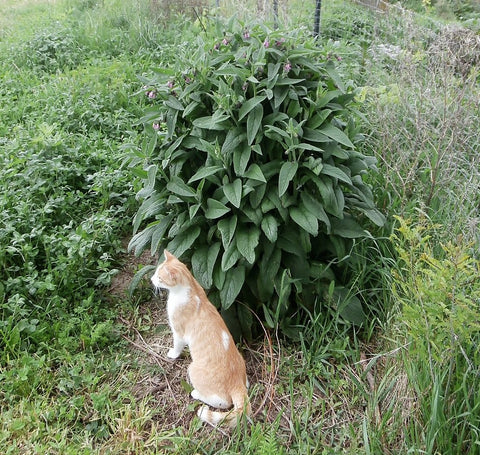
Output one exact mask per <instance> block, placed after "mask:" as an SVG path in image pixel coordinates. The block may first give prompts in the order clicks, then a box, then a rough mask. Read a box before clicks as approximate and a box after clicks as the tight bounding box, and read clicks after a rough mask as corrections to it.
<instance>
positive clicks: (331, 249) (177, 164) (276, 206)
mask: <svg viewBox="0 0 480 455" xmlns="http://www.w3.org/2000/svg"><path fill="white" fill-rule="evenodd" d="M228 30H229V31H227V32H224V34H223V38H222V39H221V40H219V41H217V42H216V43H215V42H210V41H209V40H207V41H206V42H204V41H202V40H201V39H199V40H198V42H197V43H196V44H195V50H192V49H191V50H190V51H189V54H188V63H184V64H183V65H180V64H178V66H179V70H178V71H171V70H158V71H157V73H158V76H157V77H156V78H155V79H154V80H151V81H147V82H146V83H147V86H146V94H147V95H148V97H149V98H150V99H151V100H152V106H151V107H149V108H148V109H147V111H146V113H145V116H144V117H143V119H142V120H143V121H144V122H145V123H146V137H145V142H144V146H143V149H142V150H141V151H138V153H137V154H135V155H134V156H133V157H132V163H133V165H134V164H137V163H141V167H140V166H139V167H138V168H137V172H138V173H141V174H142V175H143V178H144V187H143V189H142V190H141V191H140V192H139V193H138V198H139V199H140V200H142V204H141V206H140V208H139V210H138V212H137V214H136V216H135V219H134V229H135V231H138V230H139V229H140V227H141V226H145V223H148V224H147V225H146V226H145V227H144V229H143V230H140V232H137V234H136V235H135V236H134V237H133V239H132V241H131V243H130V248H133V249H135V250H136V252H137V253H140V252H141V251H142V250H144V249H145V248H146V247H147V246H148V245H149V246H150V248H151V251H152V254H153V253H155V252H157V251H158V250H160V251H162V250H163V248H165V247H166V248H167V249H168V250H169V251H171V252H172V253H174V254H176V255H177V256H179V257H181V258H182V259H183V260H184V261H187V262H191V264H192V268H193V272H194V274H195V275H196V277H197V279H198V280H199V281H200V283H201V285H202V286H204V287H206V288H210V294H209V296H210V297H211V299H212V300H213V301H214V302H215V303H217V304H218V306H219V307H221V309H222V311H224V312H228V311H236V312H237V313H238V318H239V320H240V321H241V324H242V328H243V329H244V330H245V329H247V333H248V330H249V329H250V327H249V326H250V324H251V316H250V315H249V312H248V311H247V310H245V307H244V306H242V305H238V306H237V305H233V304H234V302H235V301H238V300H240V301H245V302H248V305H249V306H250V307H251V308H253V309H254V310H255V311H256V312H258V311H259V310H262V309H263V312H264V316H265V321H266V323H267V325H268V326H270V327H273V326H275V325H277V324H278V323H280V324H281V326H282V329H283V330H284V332H285V333H288V332H289V330H290V329H291V328H292V325H294V324H295V321H294V319H292V318H293V316H294V315H295V314H297V313H298V309H299V308H300V307H304V308H307V309H312V308H313V307H314V305H315V302H316V301H317V296H318V294H319V293H321V292H322V289H323V291H325V290H326V289H327V288H328V286H329V285H330V284H331V283H332V282H335V281H336V279H337V278H336V275H335V271H334V269H335V268H332V267H331V262H332V261H336V260H342V259H344V258H345V257H346V256H347V254H348V252H349V249H350V248H351V245H352V244H353V239H356V238H360V237H364V236H367V235H368V233H367V232H366V231H365V226H366V225H368V223H369V222H373V223H374V224H376V225H378V226H381V225H383V222H384V218H383V216H382V215H381V214H380V212H379V211H378V210H376V208H375V206H374V203H373V197H372V192H371V189H370V187H369V186H368V185H367V184H366V183H365V182H364V179H363V176H364V175H365V174H366V173H368V172H369V171H370V170H371V169H372V168H373V167H374V162H375V160H374V159H373V158H372V157H368V156H365V155H363V154H361V153H359V152H358V151H356V150H355V143H357V142H358V141H360V140H361V138H362V137H361V135H360V134H359V132H358V130H357V129H356V127H355V124H354V117H353V108H354V105H353V104H352V103H353V100H354V92H353V91H352V89H351V87H348V86H346V85H345V84H344V83H343V81H342V80H341V78H340V77H339V76H338V74H337V72H336V70H335V66H334V64H333V62H332V61H331V60H329V59H328V58H326V57H325V55H324V54H323V53H322V51H321V50H320V49H319V48H318V47H317V46H316V45H315V43H314V42H313V41H311V40H309V39H308V38H306V37H305V36H303V35H301V34H300V35H295V34H284V33H283V32H278V31H277V32H274V31H271V30H268V29H267V28H264V27H258V26H256V27H253V28H252V29H248V30H247V29H246V28H245V29H243V30H242V29H241V28H240V27H239V26H237V25H233V26H231V28H229V29H228ZM145 163H146V164H145ZM346 262H348V261H346ZM338 284H340V283H338ZM345 297H346V294H345V295H342V296H340V297H339V300H340V304H343V303H344V302H345ZM352 301H353V300H352ZM355 305H357V301H355ZM358 305H359V306H360V309H361V304H360V302H359V301H358ZM346 306H348V305H346ZM358 314H359V313H357V315H358ZM347 319H351V318H349V317H347ZM362 320H363V319H362ZM355 322H360V318H357V317H356V318H355Z"/></svg>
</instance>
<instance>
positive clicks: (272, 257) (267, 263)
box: [257, 245, 282, 302]
mask: <svg viewBox="0 0 480 455" xmlns="http://www.w3.org/2000/svg"><path fill="white" fill-rule="evenodd" d="M281 258H282V250H281V249H280V248H278V247H277V246H276V245H272V246H271V247H270V248H267V249H266V250H265V252H264V254H263V255H262V258H261V259H260V265H259V269H260V273H259V274H258V277H257V288H258V296H259V298H260V300H261V301H263V302H266V301H267V300H268V299H270V297H271V296H272V294H273V290H274V283H275V277H276V275H277V273H278V271H279V269H280V263H281Z"/></svg>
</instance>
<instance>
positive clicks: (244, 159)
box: [233, 145, 252, 175]
mask: <svg viewBox="0 0 480 455" xmlns="http://www.w3.org/2000/svg"><path fill="white" fill-rule="evenodd" d="M251 154H252V149H251V147H250V146H248V145H246V146H245V147H238V148H236V149H235V150H234V151H233V169H234V171H235V174H236V175H244V174H245V169H247V166H248V163H249V161H250V156H251Z"/></svg>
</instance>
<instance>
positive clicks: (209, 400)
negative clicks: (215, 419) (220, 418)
mask: <svg viewBox="0 0 480 455" xmlns="http://www.w3.org/2000/svg"><path fill="white" fill-rule="evenodd" d="M191 395H192V398H194V399H195V400H200V401H203V402H204V403H206V404H208V405H209V406H211V407H212V408H217V409H228V408H230V407H231V406H232V403H229V402H228V401H226V400H224V399H223V398H222V397H219V396H218V395H215V394H212V395H207V396H204V395H202V394H201V393H200V392H199V391H198V390H197V389H193V390H192V393H191Z"/></svg>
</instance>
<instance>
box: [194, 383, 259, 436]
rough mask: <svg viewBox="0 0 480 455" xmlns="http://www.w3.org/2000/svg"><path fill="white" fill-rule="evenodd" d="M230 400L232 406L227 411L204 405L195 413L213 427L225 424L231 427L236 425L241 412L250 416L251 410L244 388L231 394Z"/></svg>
mask: <svg viewBox="0 0 480 455" xmlns="http://www.w3.org/2000/svg"><path fill="white" fill-rule="evenodd" d="M232 402H233V408H232V409H230V410H229V411H223V412H222V411H212V410H211V409H210V408H209V407H208V406H206V405H205V406H202V407H201V408H200V409H199V410H198V413H197V415H198V417H200V419H201V420H202V421H204V422H206V423H209V424H210V425H213V426H214V427H216V426H218V425H221V424H226V425H227V426H228V427H230V428H233V427H235V425H237V422H238V419H239V417H241V415H242V414H245V415H246V416H250V415H251V413H252V411H251V407H250V402H249V400H248V395H247V391H246V389H244V390H243V391H241V392H238V393H235V394H232Z"/></svg>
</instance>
